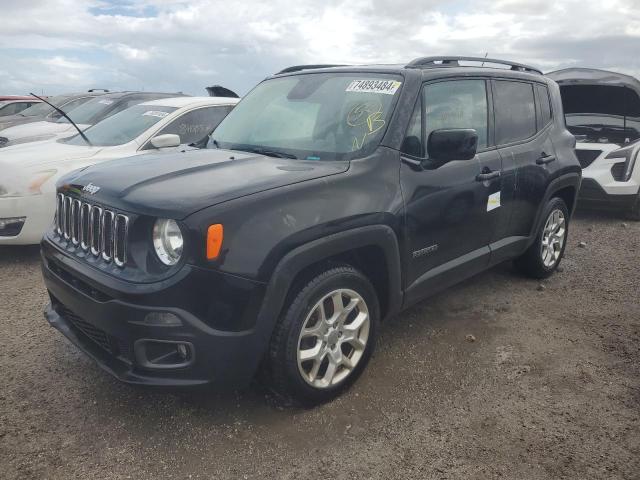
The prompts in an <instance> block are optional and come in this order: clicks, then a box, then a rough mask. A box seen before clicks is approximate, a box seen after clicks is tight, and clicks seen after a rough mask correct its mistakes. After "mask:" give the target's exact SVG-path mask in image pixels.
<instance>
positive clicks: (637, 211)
mask: <svg viewBox="0 0 640 480" xmlns="http://www.w3.org/2000/svg"><path fill="white" fill-rule="evenodd" d="M627 218H628V219H629V220H635V221H636V222H637V221H640V193H638V195H637V196H636V200H635V202H633V205H632V206H631V208H630V209H629V210H628V211H627Z"/></svg>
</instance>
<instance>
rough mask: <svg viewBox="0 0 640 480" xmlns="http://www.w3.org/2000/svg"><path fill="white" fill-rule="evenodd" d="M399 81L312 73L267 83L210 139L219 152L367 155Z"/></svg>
mask: <svg viewBox="0 0 640 480" xmlns="http://www.w3.org/2000/svg"><path fill="white" fill-rule="evenodd" d="M401 85H402V77H400V76H396V75H386V74H376V73H374V74H371V73H357V74H351V73H348V74H347V73H344V74H343V73H310V74H304V75H293V76H289V77H281V78H274V79H270V80H267V81H265V82H263V83H261V84H260V85H258V86H257V87H256V88H255V89H253V90H252V91H251V92H250V93H249V94H248V95H247V96H246V97H245V98H244V99H243V100H242V101H241V102H240V103H239V104H238V106H236V107H235V108H234V109H233V110H232V111H231V113H230V114H229V115H228V116H227V117H226V118H225V119H224V120H223V121H222V123H221V124H220V125H219V126H218V128H217V129H216V130H215V132H214V134H213V135H212V143H214V145H217V146H219V147H221V148H228V149H236V150H244V151H255V152H264V153H265V154H274V153H275V154H276V155H277V154H278V153H280V154H282V155H283V156H284V155H286V156H291V157H295V158H298V159H307V160H343V159H345V160H346V159H351V158H356V157H361V156H364V155H367V154H369V153H371V152H372V151H373V150H374V149H375V148H376V147H377V146H378V144H379V142H380V139H381V138H382V135H383V134H384V132H385V130H386V127H387V124H388V122H389V119H390V118H391V113H392V110H393V108H394V106H395V101H396V98H397V97H398V94H399V91H400V88H401Z"/></svg>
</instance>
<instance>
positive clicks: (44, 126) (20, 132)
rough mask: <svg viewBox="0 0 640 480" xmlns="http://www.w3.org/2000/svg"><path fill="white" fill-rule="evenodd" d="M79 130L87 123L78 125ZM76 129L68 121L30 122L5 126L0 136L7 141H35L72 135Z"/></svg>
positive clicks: (85, 126)
mask: <svg viewBox="0 0 640 480" xmlns="http://www.w3.org/2000/svg"><path fill="white" fill-rule="evenodd" d="M78 127H79V128H80V130H84V129H85V128H87V127H89V125H78ZM76 133H77V130H76V129H75V128H74V126H73V125H71V124H70V123H56V122H45V121H42V122H32V123H27V124H25V125H16V126H14V127H9V128H5V129H4V130H2V133H1V134H0V136H2V137H5V138H7V139H8V140H9V142H20V143H24V142H25V141H26V142H36V141H42V140H49V139H53V138H60V137H65V136H72V135H75V134H76Z"/></svg>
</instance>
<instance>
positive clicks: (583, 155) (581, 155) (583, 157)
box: [576, 150, 602, 168]
mask: <svg viewBox="0 0 640 480" xmlns="http://www.w3.org/2000/svg"><path fill="white" fill-rule="evenodd" d="M601 154H602V150H576V155H577V156H578V161H579V162H580V166H581V167H582V168H587V167H588V166H589V165H591V164H592V163H593V162H594V161H595V159H596V158H598V157H599V156H600V155H601Z"/></svg>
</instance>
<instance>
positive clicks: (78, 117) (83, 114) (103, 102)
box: [56, 97, 115, 125]
mask: <svg viewBox="0 0 640 480" xmlns="http://www.w3.org/2000/svg"><path fill="white" fill-rule="evenodd" d="M114 102H115V100H113V99H110V98H100V97H97V98H94V99H92V100H89V101H88V102H86V103H84V104H82V105H80V106H79V107H76V108H74V109H73V110H71V111H70V112H65V113H66V114H67V115H68V116H69V118H71V120H73V123H75V124H77V125H83V124H84V125H91V124H93V119H94V118H95V116H96V115H99V114H100V113H101V112H103V111H105V110H107V109H108V108H111V105H113V104H114ZM63 110H64V109H63ZM56 123H69V120H67V119H66V118H65V117H60V118H59V119H57V120H56Z"/></svg>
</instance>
